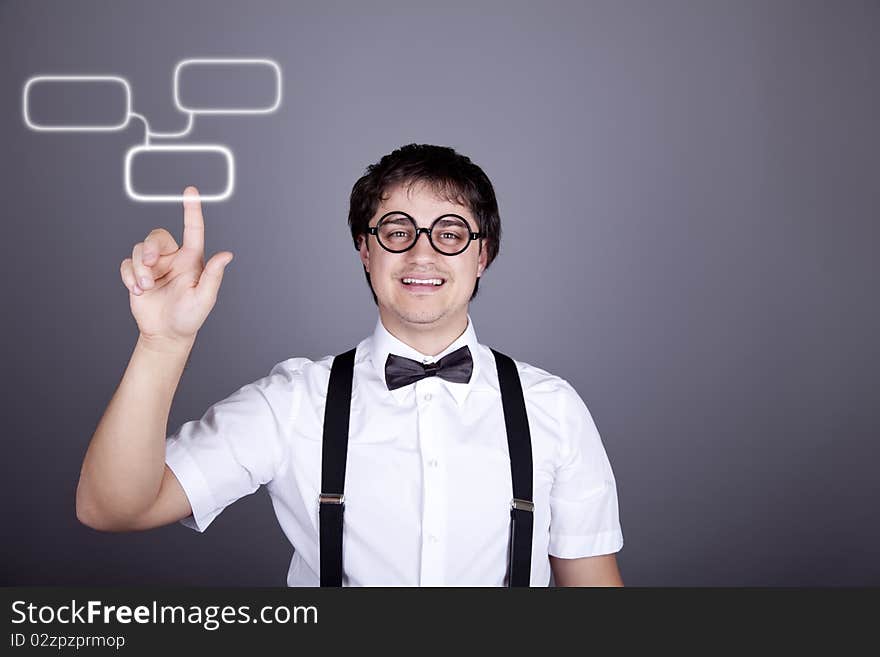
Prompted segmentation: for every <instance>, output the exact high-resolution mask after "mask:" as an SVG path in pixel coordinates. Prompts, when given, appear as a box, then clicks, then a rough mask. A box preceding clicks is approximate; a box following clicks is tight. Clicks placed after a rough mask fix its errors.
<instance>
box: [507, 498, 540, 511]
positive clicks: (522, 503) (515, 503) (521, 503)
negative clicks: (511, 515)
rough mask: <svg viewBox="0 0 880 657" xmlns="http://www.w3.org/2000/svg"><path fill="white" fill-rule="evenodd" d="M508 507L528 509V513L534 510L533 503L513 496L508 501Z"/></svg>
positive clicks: (521, 509)
mask: <svg viewBox="0 0 880 657" xmlns="http://www.w3.org/2000/svg"><path fill="white" fill-rule="evenodd" d="M510 508H511V509H519V510H520V511H528V512H529V513H534V512H535V505H534V503H532V502H529V501H528V500H519V499H517V498H515V497H514V498H513V499H512V500H511V501H510Z"/></svg>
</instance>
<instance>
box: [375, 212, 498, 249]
mask: <svg viewBox="0 0 880 657" xmlns="http://www.w3.org/2000/svg"><path fill="white" fill-rule="evenodd" d="M368 232H369V234H370V235H375V236H376V240H377V241H378V242H379V246H381V247H382V248H383V249H385V250H386V251H390V252H391V253H403V252H404V251H409V250H410V249H411V248H413V247H414V246H415V245H416V242H417V241H418V239H419V236H420V235H421V234H422V233H426V234H427V235H428V241H429V242H430V243H431V246H432V247H434V250H435V251H437V252H438V253H441V254H443V255H446V256H454V255H458V254H459V253H462V252H463V251H464V250H465V249H467V248H468V247H469V246H470V244H471V242H472V241H473V240H477V239H480V238H481V237H485V236H486V235H485V233H475V232H474V231H472V230H471V225H470V224H469V223H468V222H467V220H466V219H465V218H464V217H461V216H459V215H457V214H444V215H442V216H440V217H437V218H436V219H434V221H433V222H432V223H431V227H430V228H419V227H418V226H417V225H416V220H415V219H413V218H412V217H411V216H410V215H408V214H407V213H406V212H389V213H387V214H384V215H382V217H381V218H380V219H379V223H377V224H376V225H375V226H370V227H369V228H368Z"/></svg>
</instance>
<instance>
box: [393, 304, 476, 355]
mask: <svg viewBox="0 0 880 657" xmlns="http://www.w3.org/2000/svg"><path fill="white" fill-rule="evenodd" d="M389 315H390V313H385V312H383V311H382V309H381V308H380V309H379V318H380V319H381V321H382V326H384V327H385V330H387V331H388V332H389V333H390V334H391V335H393V336H394V337H395V338H397V339H398V340H400V341H401V342H403V343H404V344H406V345H409V346H410V347H412V348H413V349H415V350H416V351H418V352H419V353H422V354H425V355H426V356H436V355H438V354H439V353H441V352H442V351H443V350H444V349H446V347H448V346H449V345H451V344H452V343H453V342H455V341H456V340H457V339H458V338H459V337H461V334H462V333H464V332H465V330H466V329H467V326H468V318H467V314H466V313H465V314H463V315H462V316H461V317H457V318H455V320H454V321H449V322H445V323H443V324H442V325H440V326H437V325H435V324H433V323H432V324H414V323H410V322H403V321H401V320H400V319H398V318H397V317H394V316H391V317H389Z"/></svg>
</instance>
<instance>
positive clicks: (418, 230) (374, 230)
mask: <svg viewBox="0 0 880 657" xmlns="http://www.w3.org/2000/svg"><path fill="white" fill-rule="evenodd" d="M393 214H400V215H403V216H404V217H406V218H407V219H409V220H410V221H411V222H412V225H413V228H415V230H416V237H415V239H414V240H413V241H412V244H410V245H409V246H408V247H406V248H405V249H401V250H399V251H395V250H394V249H389V248H388V247H387V246H385V245H384V244H382V240H380V239H379V226H381V225H382V222H383V221H384V220H385V217H390V216H391V215H393ZM445 217H455V218H456V219H461V220H462V221H463V222H464V225H465V226H467V229H468V235H469V237H468V241H467V243H466V244H465V245H464V248H462V249H461V251H456V252H455V253H444V252H443V251H441V250H440V249H438V248H437V246H436V245H435V244H434V239H433V238H432V237H431V233H432V232H433V230H434V226H436V225H437V222H438V221H440V220H441V219H444V218H445ZM367 232H368V233H369V234H370V235H375V236H376V242H378V244H379V246H381V247H382V248H383V249H385V250H386V251H388V252H389V253H406V252H407V251H409V250H410V249H411V248H413V247H414V246H415V245H416V243H417V242H418V241H419V237H421V236H422V233H426V234H427V235H428V243H429V244H430V245H431V248H433V249H434V250H435V251H436V252H437V253H439V254H440V255H444V256H450V257H452V256H457V255H461V254H462V253H464V252H465V251H467V250H468V247H469V246H470V245H471V242H473V241H474V240H478V239H483V238H485V237H486V233H475V232H474V231H472V230H471V225H470V223H468V220H467V219H465V218H464V217H462V216H461V215H459V214H454V213H452V212H449V213H447V214H441V215H440V216H439V217H437V218H436V219H434V221H432V222H431V226H430V227H429V228H424V227H423V228H419V225H418V224H417V223H416V220H415V218H414V217H413V216H412V215H410V214H407V213H406V212H402V211H400V210H394V211H392V212H386V213H385V214H383V215H382V216H381V217H379V221H378V222H376V225H375V226H369V227H368V228H367Z"/></svg>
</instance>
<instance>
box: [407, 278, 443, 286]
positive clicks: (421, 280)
mask: <svg viewBox="0 0 880 657" xmlns="http://www.w3.org/2000/svg"><path fill="white" fill-rule="evenodd" d="M403 282H404V284H409V283H417V284H418V283H421V284H422V285H428V284H430V285H443V280H442V279H440V278H404V279H403Z"/></svg>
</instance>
